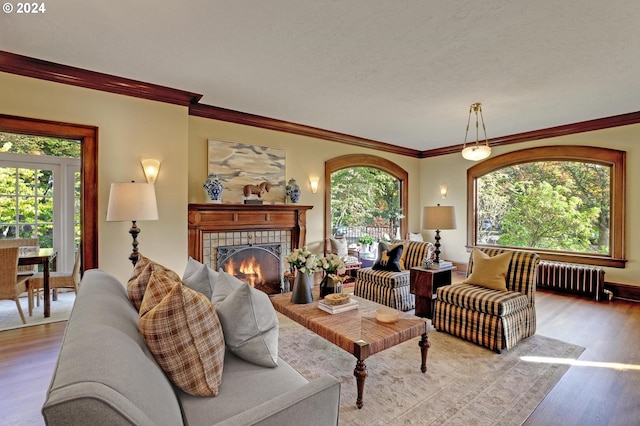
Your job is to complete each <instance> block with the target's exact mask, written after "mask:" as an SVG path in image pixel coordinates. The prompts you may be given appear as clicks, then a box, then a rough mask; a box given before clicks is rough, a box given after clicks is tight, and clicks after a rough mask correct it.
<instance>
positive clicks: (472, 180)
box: [467, 146, 626, 267]
mask: <svg viewBox="0 0 640 426" xmlns="http://www.w3.org/2000/svg"><path fill="white" fill-rule="evenodd" d="M467 197H468V200H467V209H468V210H467V221H468V223H467V245H468V246H469V247H474V246H498V247H505V248H516V249H529V250H533V251H536V252H537V253H539V254H540V256H541V257H542V258H543V259H548V260H557V261H567V262H579V263H584V264H593V265H601V266H611V267H624V265H625V262H626V260H625V258H624V222H625V219H624V217H625V152H623V151H618V150H613V149H607V148H599V147H589V146H548V147H538V148H531V149H524V150H520V151H514V152H510V153H507V154H503V155H500V156H497V157H494V158H491V159H489V160H486V161H483V162H482V163H479V164H477V165H475V166H473V167H471V168H470V169H469V170H468V171H467Z"/></svg>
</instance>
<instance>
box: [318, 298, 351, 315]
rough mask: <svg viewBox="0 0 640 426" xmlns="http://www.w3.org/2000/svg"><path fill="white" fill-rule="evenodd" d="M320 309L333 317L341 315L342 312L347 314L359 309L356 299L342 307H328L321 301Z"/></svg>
mask: <svg viewBox="0 0 640 426" xmlns="http://www.w3.org/2000/svg"><path fill="white" fill-rule="evenodd" d="M318 308H319V309H321V310H323V311H325V312H328V313H330V314H331V315H333V314H339V313H340V312H346V311H350V310H352V309H357V308H358V301H357V300H355V299H351V300H349V301H348V302H347V303H344V304H342V305H328V304H326V303H324V301H322V300H320V301H319V302H318Z"/></svg>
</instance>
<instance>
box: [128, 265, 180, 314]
mask: <svg viewBox="0 0 640 426" xmlns="http://www.w3.org/2000/svg"><path fill="white" fill-rule="evenodd" d="M152 272H163V273H165V274H167V275H169V276H170V277H171V278H172V279H173V280H177V281H180V277H179V276H178V274H176V273H175V272H173V271H172V270H170V269H167V268H165V267H164V266H162V265H160V264H158V263H156V262H154V261H153V260H150V259H148V258H146V257H144V256H143V255H140V257H139V258H138V262H137V263H136V266H135V267H134V268H133V273H132V274H131V278H129V281H128V282H127V295H128V296H129V300H131V303H133V306H135V307H136V310H137V311H140V305H141V304H142V299H143V298H144V292H145V290H146V289H147V284H148V283H149V278H150V277H151V273H152Z"/></svg>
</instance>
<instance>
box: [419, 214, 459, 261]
mask: <svg viewBox="0 0 640 426" xmlns="http://www.w3.org/2000/svg"><path fill="white" fill-rule="evenodd" d="M422 228H423V229H435V230H436V243H435V246H436V258H435V260H434V262H435V263H440V230H442V229H456V211H455V208H454V207H453V206H441V205H440V204H438V205H437V206H426V207H424V210H423V212H422Z"/></svg>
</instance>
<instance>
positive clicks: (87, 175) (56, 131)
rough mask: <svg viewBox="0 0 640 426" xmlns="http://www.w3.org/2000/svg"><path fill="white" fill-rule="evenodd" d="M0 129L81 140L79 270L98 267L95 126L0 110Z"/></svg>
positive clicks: (96, 144)
mask: <svg viewBox="0 0 640 426" xmlns="http://www.w3.org/2000/svg"><path fill="white" fill-rule="evenodd" d="M0 131H2V132H7V133H21V134H26V135H33V136H48V137H52V138H61V139H75V140H80V141H81V147H82V148H81V154H80V158H81V164H80V173H81V179H82V188H81V200H82V201H81V207H80V208H81V212H80V220H81V232H82V270H83V271H84V270H87V269H95V268H98V222H99V221H98V128H97V127H95V126H85V125H81V124H71V123H62V122H57V121H49V120H40V119H36V118H27V117H17V116H11V115H5V114H0Z"/></svg>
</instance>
